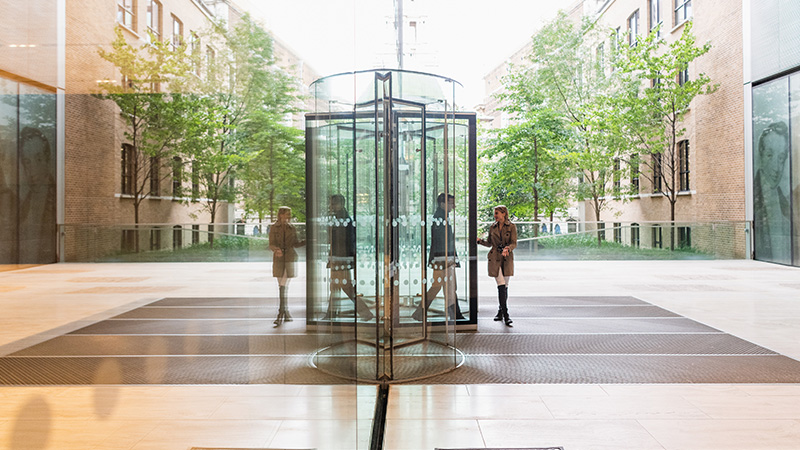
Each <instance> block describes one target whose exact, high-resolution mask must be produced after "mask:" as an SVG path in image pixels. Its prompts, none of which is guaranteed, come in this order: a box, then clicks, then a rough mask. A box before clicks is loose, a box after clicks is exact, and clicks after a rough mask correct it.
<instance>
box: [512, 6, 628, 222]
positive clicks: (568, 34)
mask: <svg viewBox="0 0 800 450" xmlns="http://www.w3.org/2000/svg"><path fill="white" fill-rule="evenodd" d="M599 42H601V40H600V39H599V37H598V33H597V31H596V29H595V27H594V24H593V23H591V22H589V21H588V20H587V21H584V22H582V23H581V24H578V25H575V24H573V22H571V21H570V20H568V18H567V16H566V14H565V13H564V12H561V13H559V15H558V16H557V17H556V18H555V19H554V20H553V21H551V22H550V23H548V24H546V25H545V26H544V27H542V29H541V30H539V32H537V33H536V34H535V35H534V36H533V42H532V50H531V54H530V55H529V57H528V59H529V63H530V66H529V67H528V68H517V69H516V70H514V71H513V72H512V75H511V76H510V77H508V78H507V80H506V87H507V89H508V91H509V94H508V97H507V98H508V99H510V100H511V101H512V102H511V103H512V107H511V110H512V111H513V112H515V113H516V114H517V115H518V116H521V117H522V118H523V119H522V120H528V118H527V117H526V116H527V115H529V114H531V113H536V112H537V111H541V110H546V111H550V112H551V113H550V114H552V115H553V117H554V119H555V120H558V121H560V122H561V124H562V125H561V126H562V127H563V128H564V132H562V133H560V134H559V135H560V137H561V139H562V140H563V141H564V144H562V146H563V147H564V148H565V149H568V151H562V152H561V155H562V157H561V158H558V159H557V160H556V161H557V165H560V166H562V167H569V169H570V172H572V173H576V174H578V175H579V176H578V180H577V183H576V185H575V187H574V194H575V196H576V198H577V200H579V201H582V200H590V201H591V204H592V206H593V208H594V211H595V217H596V220H600V212H601V211H602V210H603V209H605V208H606V207H607V201H608V199H610V198H611V197H613V195H614V183H613V181H614V180H615V178H618V177H619V174H615V173H614V172H615V166H614V159H615V157H616V155H615V151H614V149H613V148H609V147H608V145H607V141H606V139H605V137H606V132H605V131H604V130H605V129H606V128H605V127H604V124H603V116H602V115H601V114H595V113H593V112H595V111H597V110H598V108H599V106H600V105H601V103H600V101H601V99H602V98H603V94H604V93H605V92H607V90H608V88H609V86H610V85H611V80H610V77H607V76H606V75H605V73H604V71H603V70H600V69H599V67H602V65H601V64H599V63H598V62H597V61H596V60H593V57H592V55H593V52H594V51H596V45H597V43H599ZM538 128H540V129H541V128H542V127H538ZM564 170H565V169H561V171H564ZM555 191H556V193H557V194H558V195H557V196H554V197H553V198H560V197H564V196H566V194H567V193H568V192H569V190H567V189H555Z"/></svg>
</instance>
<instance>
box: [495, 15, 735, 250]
mask: <svg viewBox="0 0 800 450" xmlns="http://www.w3.org/2000/svg"><path fill="white" fill-rule="evenodd" d="M567 12H568V15H569V16H570V18H571V19H573V20H580V18H582V17H587V16H588V17H589V18H592V19H593V20H596V21H597V23H598V25H599V26H601V27H604V28H606V29H608V30H609V31H611V30H617V31H618V32H619V33H620V34H621V33H625V32H630V33H631V34H632V35H638V36H643V35H645V34H647V33H650V32H651V30H653V29H655V27H656V26H659V25H660V34H661V37H662V38H663V39H664V40H665V41H666V42H668V43H669V42H673V41H675V40H677V39H679V38H680V36H681V33H682V32H683V29H684V27H685V25H686V23H688V22H689V21H692V23H693V29H692V31H693V34H694V35H695V37H696V42H697V43H698V45H701V44H702V43H705V42H710V43H711V45H712V48H711V50H710V51H709V52H708V53H706V54H705V55H703V56H701V57H700V58H698V59H696V60H695V61H693V62H692V63H691V64H690V65H689V68H688V76H689V77H690V78H691V77H693V76H696V74H699V73H705V74H707V75H708V76H709V77H710V78H711V80H712V83H714V84H717V85H718V89H717V91H716V92H715V93H713V94H711V95H700V96H698V97H696V98H695V99H694V101H693V102H692V104H691V106H690V109H689V111H688V112H687V114H686V115H685V117H684V120H683V124H682V125H683V127H684V128H685V133H684V134H683V136H682V137H681V138H680V139H681V141H680V142H679V144H678V145H679V148H680V149H681V153H682V155H681V156H682V158H683V159H684V161H685V163H684V164H683V167H684V170H682V172H683V176H684V177H685V180H684V181H685V182H684V183H681V184H682V185H681V186H680V192H679V193H678V198H677V202H676V205H675V221H676V222H681V223H683V227H682V230H680V232H679V233H678V234H680V239H683V241H682V242H681V244H688V245H690V246H693V247H699V248H701V249H702V247H703V246H704V245H705V246H712V245H713V246H720V245H723V246H728V247H729V248H728V249H727V251H725V252H723V253H724V254H728V255H731V256H732V257H745V256H746V255H747V254H748V251H747V242H748V233H749V231H748V229H747V226H746V224H745V220H746V216H745V158H744V141H745V138H744V127H743V125H742V117H743V114H744V100H743V98H742V92H741V86H742V83H743V81H744V75H743V69H742V67H743V56H742V5H741V3H740V2H738V1H734V2H731V1H705V2H701V3H699V4H697V5H693V3H692V1H691V0H582V1H578V2H576V3H574V4H573V5H572V6H571V7H570V8H568V9H567ZM608 45H610V43H608ZM606 48H608V47H606ZM520 51H521V52H522V55H520V53H519V52H518V53H517V54H516V55H515V56H514V57H513V58H512V60H522V58H521V57H520V56H522V57H524V54H526V53H527V50H526V49H524V48H523V49H521V50H520ZM504 66H506V65H504ZM505 70H507V69H505V68H504V67H498V68H496V69H495V70H494V71H493V72H491V73H490V74H488V75H487V77H486V78H485V81H486V84H487V91H489V92H492V91H494V92H497V91H498V89H502V86H501V85H499V80H500V79H501V78H500V77H501V76H502V74H503V73H504V71H505ZM490 89H491V90H490ZM495 103H496V100H487V102H486V107H487V109H486V113H487V114H491V115H493V116H494V117H496V119H495V121H494V122H493V124H495V125H499V126H503V124H504V122H505V120H506V119H505V118H504V116H503V114H502V112H498V111H495V112H493V111H492V107H493V105H494V104H495ZM651 178H652V177H645V176H641V177H639V178H638V179H636V180H633V179H629V180H620V183H622V184H629V183H635V182H638V183H639V194H638V195H633V196H631V197H626V198H625V199H624V201H623V200H613V199H611V200H610V201H609V206H608V208H607V209H605V210H603V211H602V213H601V220H603V221H604V223H602V224H599V226H600V227H605V228H606V229H608V232H607V234H606V238H607V239H609V240H612V239H613V240H617V241H622V242H625V243H627V244H630V245H636V246H641V247H667V246H669V239H668V238H666V235H665V233H666V231H664V230H662V228H663V227H664V224H665V222H669V221H670V204H669V201H668V199H667V198H666V197H665V196H664V195H663V194H661V193H660V192H658V189H656V186H654V185H653V182H651V181H650V179H651ZM580 210H581V211H584V214H585V215H584V217H579V218H578V219H579V220H581V221H587V220H588V221H590V222H591V221H593V220H594V218H593V213H591V211H593V210H592V208H591V206H589V205H588V203H587V204H586V205H585V208H581V209H580ZM586 215H590V216H592V217H591V218H590V217H586ZM712 223H719V224H721V225H720V227H717V226H713V230H712V229H710V228H708V227H705V226H702V227H700V226H693V225H692V224H712ZM679 226H680V225H679ZM709 226H711V225H709ZM612 230H617V231H616V232H614V231H612ZM723 230H724V231H723ZM692 233H694V239H692ZM709 233H716V235H717V239H715V240H713V242H712V240H710V239H709V238H708V236H705V237H704V236H702V234H709ZM724 233H725V234H728V236H726V237H725V238H724V239H719V238H720V237H721V235H722V234H724Z"/></svg>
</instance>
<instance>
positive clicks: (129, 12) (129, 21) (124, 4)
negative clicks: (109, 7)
mask: <svg viewBox="0 0 800 450" xmlns="http://www.w3.org/2000/svg"><path fill="white" fill-rule="evenodd" d="M135 11H136V3H135V2H134V0H117V22H119V23H120V24H122V25H125V26H126V27H128V28H130V29H131V30H134V26H135V24H136V21H135V19H136V14H135Z"/></svg>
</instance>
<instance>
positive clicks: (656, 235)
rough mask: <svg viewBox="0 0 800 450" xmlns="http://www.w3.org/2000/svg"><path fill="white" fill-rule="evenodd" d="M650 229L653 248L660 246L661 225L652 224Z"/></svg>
mask: <svg viewBox="0 0 800 450" xmlns="http://www.w3.org/2000/svg"><path fill="white" fill-rule="evenodd" d="M652 231H653V233H652V238H653V239H652V240H653V248H661V241H662V240H661V237H662V236H661V225H659V224H653V230H652Z"/></svg>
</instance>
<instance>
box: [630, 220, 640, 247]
mask: <svg viewBox="0 0 800 450" xmlns="http://www.w3.org/2000/svg"><path fill="white" fill-rule="evenodd" d="M639 245H640V242H639V224H638V223H635V222H634V223H632V224H631V247H636V248H639Z"/></svg>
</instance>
